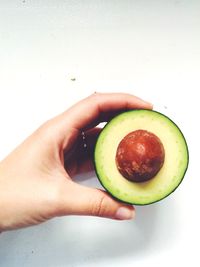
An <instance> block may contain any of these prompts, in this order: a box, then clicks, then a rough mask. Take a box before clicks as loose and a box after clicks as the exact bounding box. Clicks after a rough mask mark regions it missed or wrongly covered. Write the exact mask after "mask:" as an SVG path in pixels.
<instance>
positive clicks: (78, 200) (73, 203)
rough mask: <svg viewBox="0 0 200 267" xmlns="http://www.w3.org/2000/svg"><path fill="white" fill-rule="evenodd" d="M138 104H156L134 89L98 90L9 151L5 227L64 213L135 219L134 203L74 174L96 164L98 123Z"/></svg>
mask: <svg viewBox="0 0 200 267" xmlns="http://www.w3.org/2000/svg"><path fill="white" fill-rule="evenodd" d="M134 108H146V109H151V108H152V106H151V104H149V103H147V102H145V101H143V100H141V99H139V98H137V97H135V96H132V95H129V94H123V93H111V94H99V93H96V94H93V95H91V96H89V97H87V98H86V99H84V100H82V101H80V102H78V103H77V104H75V105H74V106H72V107H71V108H69V109H68V110H67V111H65V112H64V113H62V114H60V115H58V116H57V117H55V118H53V119H51V120H49V121H47V122H46V123H44V124H43V125H42V126H41V127H40V128H39V129H37V130H36V131H35V132H34V133H33V134H32V135H31V136H29V137H28V138H27V139H26V140H25V141H24V142H23V143H22V144H21V145H19V146H18V147H17V148H16V149H15V150H14V151H13V152H12V153H11V154H9V155H8V156H7V157H6V158H5V159H4V160H3V161H2V162H1V163H0V231H5V230H10V229H17V228H21V227H26V226H30V225H35V224H39V223H41V222H44V221H46V220H48V219H51V218H53V217H56V216H64V215H93V216H100V217H107V218H111V219H118V220H125V219H131V218H132V217H133V216H134V213H135V212H134V207H132V206H130V205H126V204H123V203H120V202H117V201H116V200H114V199H113V198H112V197H111V196H110V195H108V194H107V193H106V192H104V191H103V190H100V189H95V188H89V187H85V186H83V185H80V184H77V183H75V182H74V181H73V180H72V177H73V176H74V175H75V174H77V173H83V172H85V171H89V170H91V169H93V164H92V156H93V150H94V145H95V142H96V139H97V136H98V134H99V131H100V130H99V129H98V128H97V127H96V126H97V125H98V124H99V123H100V122H104V121H108V120H110V119H111V118H112V117H113V116H114V115H116V114H117V113H118V112H121V111H123V110H127V109H134ZM83 131H84V133H85V137H86V140H87V145H88V146H87V150H85V149H84V147H83V140H82V136H81V133H82V132H83Z"/></svg>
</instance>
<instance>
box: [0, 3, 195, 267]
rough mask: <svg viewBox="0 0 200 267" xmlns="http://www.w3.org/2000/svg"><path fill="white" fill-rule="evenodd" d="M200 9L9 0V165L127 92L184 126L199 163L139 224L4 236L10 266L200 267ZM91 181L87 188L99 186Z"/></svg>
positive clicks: (4, 261) (1, 76)
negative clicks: (19, 148) (68, 122)
mask: <svg viewBox="0 0 200 267" xmlns="http://www.w3.org/2000/svg"><path fill="white" fill-rule="evenodd" d="M57 2H59V3H57ZM199 10H200V2H199V1H198V0H196V1H186V0H185V1H179V0H173V1H172V0H168V1H161V0H157V1H142V0H141V1H136V0H135V1H134V0H132V1H131V0H130V1H128V0H124V1H117V0H116V1H114V0H113V1H102V0H101V1H100V0H95V1H92V0H90V1H88V0H86V1H71V0H70V1H64V0H62V1H61V0H60V1H56V0H55V1H53V0H51V1H50V0H48V1H47V0H43V1H42V0H40V1H39V0H35V1H31V0H30V1H29V0H25V1H14V0H13V1H11V0H10V1H6V0H5V1H3V0H1V2H0V122H1V133H0V137H1V138H0V147H1V149H0V158H3V157H4V156H5V155H6V154H7V153H8V152H10V151H11V150H12V149H13V148H14V147H15V146H16V145H17V144H18V143H20V142H21V141H22V140H23V139H24V138H25V137H26V136H27V135H28V134H29V133H31V132H32V131H33V130H34V129H35V128H37V127H38V126H39V125H40V124H41V123H42V122H44V121H45V120H46V119H49V118H50V117H52V116H54V115H56V114H57V113H59V112H61V111H63V110H64V109H66V108H67V107H69V106H70V105H71V104H72V103H74V102H76V101H77V100H78V99H81V98H82V97H84V96H86V95H88V94H89V93H91V92H93V91H101V92H103V91H105V92H108V91H124V92H130V93H133V94H136V95H138V96H140V97H144V98H145V99H147V100H149V101H152V102H153V103H155V104H156V105H157V107H158V108H157V109H159V110H160V111H163V112H164V113H165V114H167V115H170V116H171V118H172V119H174V120H175V122H176V123H178V125H179V126H180V127H181V129H182V131H183V132H184V134H185V137H186V139H187V142H188V145H189V150H190V166H189V170H188V172H187V175H186V177H185V179H184V181H183V183H182V184H181V186H180V187H179V188H178V189H177V191H176V192H175V193H174V194H173V195H171V196H170V197H168V198H167V199H165V200H163V201H162V202H160V203H157V204H154V205H150V206H146V207H136V210H137V217H136V219H135V221H131V222H116V221H111V220H106V219H98V218H91V217H81V218H80V217H66V218H62V219H61V218H59V219H54V220H51V221H49V222H47V223H44V224H42V225H39V226H36V227H32V228H28V229H24V230H18V231H12V232H6V233H2V234H1V235H0V266H3V267H4V266H6V267H10V266H14V267H15V266H38V267H39V266H50V267H51V266H55V267H57V266H70V267H77V266H78V267H79V266H81V267H86V266H101V267H102V266H103V267H108V266H115V267H122V266H127V267H129V266H130V267H131V266H136V267H138V266H139V267H143V266H145V267H146V266H167V267H168V266H171V264H173V265H174V266H177V265H178V266H181V265H184V266H185V265H188V264H190V265H192V266H198V265H199V264H200V260H199V255H198V253H199V245H198V243H199V238H200V230H199V225H200V219H199V204H198V203H199V199H198V197H199V188H200V182H199V181H200V180H199V169H198V167H199V149H200V142H199V115H198V114H199V110H198V107H199V97H198V94H197V91H198V90H199V88H200V78H199V77H200V11H199ZM73 78H76V81H71V79H73ZM164 106H166V107H167V108H166V107H164ZM89 176H91V177H92V178H91V179H89ZM89 176H86V177H82V178H81V179H82V180H84V181H82V183H85V184H88V185H96V184H97V181H96V178H95V176H94V174H91V175H89ZM79 178H80V177H79Z"/></svg>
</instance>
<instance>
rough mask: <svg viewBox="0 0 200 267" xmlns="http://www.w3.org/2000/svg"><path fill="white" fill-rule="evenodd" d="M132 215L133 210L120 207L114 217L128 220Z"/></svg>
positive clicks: (133, 213)
mask: <svg viewBox="0 0 200 267" xmlns="http://www.w3.org/2000/svg"><path fill="white" fill-rule="evenodd" d="M134 215H135V211H134V210H130V209H128V208H125V207H120V208H119V209H118V210H117V212H116V214H115V218H116V219H118V220H130V219H132V218H133V217H134Z"/></svg>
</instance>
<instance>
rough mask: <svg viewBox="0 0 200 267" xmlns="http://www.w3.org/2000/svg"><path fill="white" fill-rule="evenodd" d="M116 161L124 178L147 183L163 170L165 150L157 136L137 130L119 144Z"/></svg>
mask: <svg viewBox="0 0 200 267" xmlns="http://www.w3.org/2000/svg"><path fill="white" fill-rule="evenodd" d="M115 159H116V165H117V168H118V170H119V172H120V173H121V174H122V176H124V177H125V178H126V179H128V180H130V181H132V182H145V181H148V180H150V179H152V178H153V177H154V176H155V175H156V174H157V173H158V172H159V171H160V169H161V168H162V166H163V163H164V159H165V150H164V147H163V144H162V142H161V140H160V139H159V138H158V137H157V136H156V135H155V134H153V133H151V132H148V131H146V130H136V131H133V132H131V133H129V134H127V135H126V136H125V137H124V138H123V139H122V141H121V142H120V143H119V145H118V148H117V152H116V158H115Z"/></svg>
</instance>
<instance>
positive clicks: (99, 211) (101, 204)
mask: <svg viewBox="0 0 200 267" xmlns="http://www.w3.org/2000/svg"><path fill="white" fill-rule="evenodd" d="M105 199H106V196H104V195H102V196H100V197H98V199H97V200H96V201H95V202H94V203H93V207H92V215H94V216H99V217H102V216H103V215H104V213H105V210H106V206H105Z"/></svg>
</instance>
